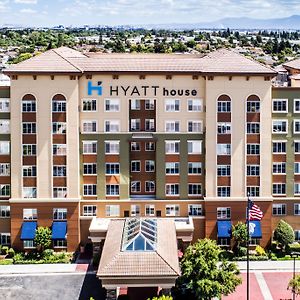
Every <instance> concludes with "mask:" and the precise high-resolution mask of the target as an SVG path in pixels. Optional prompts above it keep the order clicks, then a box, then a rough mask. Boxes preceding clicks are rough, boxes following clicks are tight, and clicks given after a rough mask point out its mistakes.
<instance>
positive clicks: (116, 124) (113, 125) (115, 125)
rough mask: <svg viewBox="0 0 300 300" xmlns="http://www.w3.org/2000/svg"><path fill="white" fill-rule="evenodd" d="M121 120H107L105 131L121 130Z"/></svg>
mask: <svg viewBox="0 0 300 300" xmlns="http://www.w3.org/2000/svg"><path fill="white" fill-rule="evenodd" d="M119 131H120V121H119V120H107V121H105V132H119Z"/></svg>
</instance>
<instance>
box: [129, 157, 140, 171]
mask: <svg viewBox="0 0 300 300" xmlns="http://www.w3.org/2000/svg"><path fill="white" fill-rule="evenodd" d="M131 172H141V161H140V160H132V161H131Z"/></svg>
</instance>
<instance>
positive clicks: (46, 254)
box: [42, 249, 54, 259]
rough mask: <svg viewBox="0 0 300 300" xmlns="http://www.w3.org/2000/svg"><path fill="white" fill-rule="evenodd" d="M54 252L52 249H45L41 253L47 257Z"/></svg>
mask: <svg viewBox="0 0 300 300" xmlns="http://www.w3.org/2000/svg"><path fill="white" fill-rule="evenodd" d="M53 253H54V250H53V249H46V250H44V251H43V253H42V257H43V258H45V259H48V258H49V257H50V256H52V255H53Z"/></svg>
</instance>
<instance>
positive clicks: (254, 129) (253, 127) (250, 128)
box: [247, 122, 260, 134]
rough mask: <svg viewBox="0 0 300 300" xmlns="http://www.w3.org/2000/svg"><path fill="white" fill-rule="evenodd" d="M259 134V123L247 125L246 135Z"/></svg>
mask: <svg viewBox="0 0 300 300" xmlns="http://www.w3.org/2000/svg"><path fill="white" fill-rule="evenodd" d="M259 132H260V124H259V123H254V122H251V123H247V133H248V134H258V133H259Z"/></svg>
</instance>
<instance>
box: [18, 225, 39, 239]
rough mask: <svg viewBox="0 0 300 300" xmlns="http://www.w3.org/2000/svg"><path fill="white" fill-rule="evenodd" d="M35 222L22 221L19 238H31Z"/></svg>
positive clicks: (33, 233)
mask: <svg viewBox="0 0 300 300" xmlns="http://www.w3.org/2000/svg"><path fill="white" fill-rule="evenodd" d="M36 227H37V222H23V224H22V229H21V240H33V239H34V237H35V230H36Z"/></svg>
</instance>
